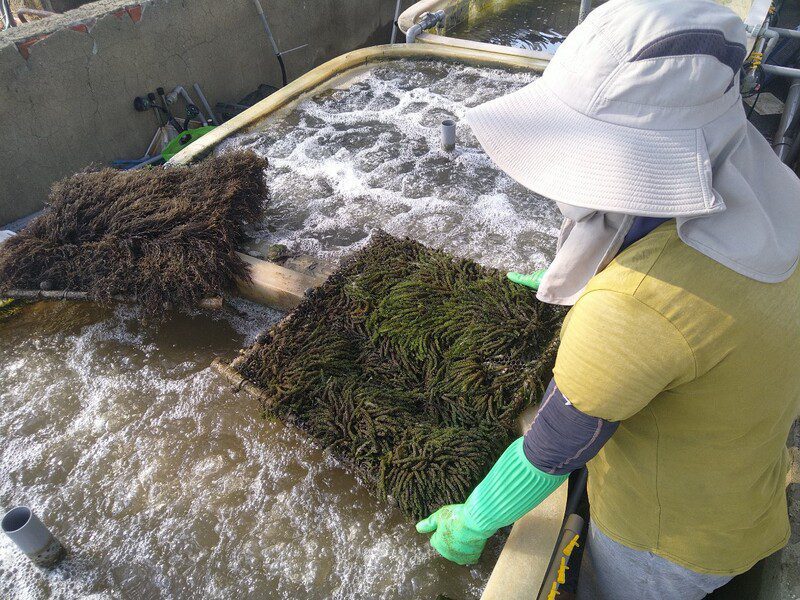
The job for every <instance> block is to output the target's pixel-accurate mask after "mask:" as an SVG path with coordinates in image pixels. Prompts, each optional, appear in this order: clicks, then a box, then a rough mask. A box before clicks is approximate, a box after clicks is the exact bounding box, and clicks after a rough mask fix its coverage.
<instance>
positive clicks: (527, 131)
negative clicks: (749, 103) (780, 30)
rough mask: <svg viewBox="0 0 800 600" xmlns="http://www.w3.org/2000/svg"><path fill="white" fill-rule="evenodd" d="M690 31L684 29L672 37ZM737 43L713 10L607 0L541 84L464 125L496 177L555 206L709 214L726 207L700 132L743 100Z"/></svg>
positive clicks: (728, 19)
mask: <svg viewBox="0 0 800 600" xmlns="http://www.w3.org/2000/svg"><path fill="white" fill-rule="evenodd" d="M665 4H668V5H669V11H666V12H665V11H664V10H663V8H664V6H663V5H665ZM656 7H658V8H660V10H653V9H654V8H656ZM687 22H689V23H692V29H689V30H687V29H685V28H684V27H681V28H678V29H675V23H687ZM711 28H713V30H715V31H718V32H719V34H718V35H713V36H708V35H707V33H708V30H709V29H711ZM745 43H746V33H745V29H744V26H743V24H742V21H741V20H740V19H739V18H738V17H737V16H736V14H735V13H733V12H732V11H730V10H728V9H725V8H723V7H720V6H719V5H717V4H716V3H714V2H711V1H710V0H686V1H683V2H681V1H679V2H664V0H625V1H619V2H618V1H614V0H612V1H611V2H608V3H607V4H605V5H602V6H600V7H598V8H597V9H595V10H594V11H593V12H592V13H590V14H589V16H588V17H587V19H586V20H585V21H584V22H583V23H582V24H580V25H579V26H578V27H577V28H576V29H575V30H574V31H573V32H572V33H571V34H570V35H569V36H568V37H567V39H566V40H565V41H564V43H563V44H562V45H561V46H560V47H559V49H558V51H557V52H556V54H555V56H554V57H553V59H552V61H551V62H550V64H549V65H548V67H547V68H546V70H545V72H544V74H543V75H542V77H540V78H539V79H537V80H536V81H534V82H533V83H531V84H530V85H528V86H526V87H524V88H522V89H520V90H518V91H517V92H514V93H511V94H509V95H507V96H503V97H501V98H498V99H496V100H493V101H491V102H487V103H485V104H483V105H480V106H478V107H476V108H473V109H471V110H470V111H469V112H468V113H467V115H466V119H467V122H468V123H469V125H470V126H471V127H472V130H473V132H474V133H475V135H476V136H477V138H478V140H479V141H480V143H481V145H482V146H483V148H484V149H485V150H486V152H487V153H488V154H489V156H490V157H491V158H492V159H493V160H494V162H495V163H496V164H497V165H498V166H499V167H501V168H502V169H503V170H504V171H506V172H507V173H508V174H509V175H511V176H512V177H513V178H514V179H516V180H517V181H519V182H520V183H522V184H523V185H524V186H526V187H528V188H529V189H531V190H533V191H534V192H536V193H539V194H542V195H544V196H547V197H549V198H552V199H554V200H558V201H559V202H564V203H567V204H572V205H574V206H580V207H583V208H590V209H595V210H603V211H614V210H618V211H619V212H626V213H629V214H635V215H641V216H653V217H662V216H676V215H677V214H680V215H687V216H688V215H702V214H709V213H713V212H715V211H718V210H723V209H724V206H722V204H721V202H720V201H719V199H718V198H716V197H715V195H714V193H713V190H712V185H711V179H712V167H711V161H710V157H709V154H708V149H707V146H706V140H705V139H704V135H703V131H702V128H703V127H704V126H706V125H708V124H709V123H711V122H712V121H714V120H715V119H718V118H719V117H721V116H722V115H724V114H725V113H726V112H727V111H729V110H730V109H731V108H732V107H734V106H735V105H736V104H737V103H738V102H739V101H740V95H739V90H738V85H734V79H735V78H736V76H737V73H738V72H739V69H740V67H741V64H742V61H743V60H744V58H745V52H746V50H745ZM654 79H658V86H657V87H656V86H653V85H648V84H649V83H651V82H652V81H653V80H654ZM722 90H726V91H724V92H723V91H722Z"/></svg>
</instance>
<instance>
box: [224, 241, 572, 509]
mask: <svg viewBox="0 0 800 600" xmlns="http://www.w3.org/2000/svg"><path fill="white" fill-rule="evenodd" d="M563 315H564V310H563V309H562V308H560V307H555V306H551V305H547V304H543V303H541V302H539V301H538V300H536V296H535V294H534V293H532V292H531V291H530V290H529V289H527V288H523V287H522V286H517V285H514V284H512V283H510V282H508V281H507V280H506V279H505V277H504V276H503V274H501V273H499V272H498V271H496V270H493V269H488V268H484V267H482V266H480V265H478V264H476V263H475V262H473V261H470V260H466V259H457V258H453V257H451V256H449V255H448V254H446V253H444V252H442V251H439V250H431V249H428V248H426V247H424V246H422V245H421V244H419V243H417V242H414V241H411V240H400V239H396V238H393V237H391V236H390V235H388V234H385V233H383V232H378V233H376V234H375V235H374V236H373V240H372V241H371V242H370V244H369V245H368V246H367V247H366V248H365V249H363V250H362V251H360V252H358V253H356V254H355V255H354V256H352V257H351V258H350V259H349V260H347V261H346V262H345V263H344V264H343V265H342V266H341V268H340V269H339V270H338V271H337V272H336V273H334V274H333V275H332V276H331V277H330V279H329V280H328V281H327V282H326V283H325V284H324V285H323V286H321V287H319V288H317V289H315V290H312V291H311V292H309V294H308V295H307V297H306V298H305V300H304V301H303V303H302V304H301V305H300V306H299V307H298V308H297V309H295V311H294V312H293V313H291V314H290V315H289V316H288V317H287V318H286V319H284V320H283V321H282V322H281V323H279V324H278V325H277V326H276V327H275V328H273V329H271V330H269V331H267V332H265V333H263V334H262V335H261V336H260V337H259V340H258V341H257V342H256V343H255V344H254V345H253V346H251V347H250V348H248V349H247V350H245V351H244V353H243V355H242V356H241V358H240V359H238V360H237V361H235V362H234V363H233V366H234V368H235V369H236V370H237V371H238V372H239V373H240V374H241V375H243V376H244V377H245V378H246V379H248V380H250V381H252V382H253V383H254V384H255V385H256V386H257V387H258V388H260V389H261V390H262V391H263V392H264V394H263V398H262V401H263V410H264V412H265V413H267V414H269V415H272V416H276V417H278V418H279V419H281V420H283V421H284V422H288V423H292V424H294V425H297V426H298V427H300V428H301V429H303V430H305V431H306V432H308V433H309V434H310V435H311V436H312V437H313V438H314V439H315V440H316V441H317V442H318V443H319V444H321V445H322V446H324V447H326V448H329V449H330V450H332V451H333V452H334V454H335V455H336V456H338V457H339V458H341V459H342V460H343V461H345V462H346V463H348V464H350V465H351V466H352V467H353V468H354V469H355V471H356V473H357V474H358V475H360V476H361V478H362V479H363V480H364V481H365V482H367V483H368V484H369V485H371V486H372V487H373V489H374V490H375V491H376V492H377V494H378V495H379V497H381V498H384V499H392V500H394V501H396V502H397V503H398V505H399V507H400V508H401V509H402V510H403V511H404V512H405V513H406V514H408V515H409V516H411V517H413V518H419V517H422V516H425V515H427V514H429V513H430V512H432V511H434V510H435V509H437V508H438V507H440V506H442V505H444V504H450V503H454V502H463V501H464V499H465V498H466V497H467V495H468V494H469V492H470V491H471V490H472V488H474V487H475V485H476V484H477V483H478V482H479V481H480V480H481V478H483V476H484V475H485V474H486V473H487V472H488V470H489V469H490V468H491V466H492V464H493V463H494V461H495V460H496V459H497V458H498V457H499V456H500V454H501V453H502V451H503V450H504V449H505V447H506V446H507V445H508V443H509V442H510V441H511V439H512V438H513V436H514V435H515V434H516V421H517V418H518V416H519V414H520V412H521V411H522V410H523V409H524V408H525V407H526V406H528V405H529V404H530V403H531V402H536V401H538V399H539V398H540V397H541V394H542V392H543V391H544V388H545V387H546V385H547V383H548V381H549V379H550V377H551V371H552V366H553V362H554V359H555V352H556V347H557V335H558V329H559V326H560V323H561V320H562V318H563Z"/></svg>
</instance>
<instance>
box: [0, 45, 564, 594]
mask: <svg viewBox="0 0 800 600" xmlns="http://www.w3.org/2000/svg"><path fill="white" fill-rule="evenodd" d="M383 54H386V56H387V57H390V55H392V53H391V52H388V51H384V50H376V51H371V52H370V53H368V55H369V57H370V58H369V60H367V59H364V60H361V61H359V64H358V65H355V66H354V65H353V61H352V60H349V62H348V59H343V61H341V62H339V63H336V61H334V64H333V66H331V67H330V69H331V71H330V72H327V73H323V72H320V71H319V70H317V71H316V72H312V73H311V74H308V75H307V76H304V77H305V79H304V80H303V82H301V83H302V84H303V85H299V84H298V86H295V87H294V88H292V89H288V88H287V89H284V90H281V91H280V92H277V93H276V94H275V95H274V98H272V99H268V100H267V101H265V102H266V104H264V103H262V106H261V109H259V108H258V107H256V109H255V110H253V111H248V113H247V114H246V115H242V116H240V117H237V119H235V120H234V121H232V122H231V123H230V124H229V125H228V126H226V127H227V129H224V130H223V128H222V127H221V128H218V131H215V132H212V133H210V134H208V136H206V138H207V139H206V138H204V139H203V140H200V141H198V142H196V144H195V145H196V147H195V145H193V146H192V147H190V148H189V150H190V151H185V153H184V154H183V156H179V157H178V160H179V161H180V160H191V159H193V158H195V157H197V156H198V155H202V154H203V153H208V152H210V151H215V152H226V151H227V150H229V149H231V148H241V147H245V148H251V149H253V150H254V151H256V152H257V153H259V154H262V155H264V156H266V157H268V159H269V161H270V163H271V166H270V167H269V169H268V170H267V172H266V177H267V179H268V182H269V187H270V188H271V192H272V198H271V201H270V204H269V209H268V212H267V216H266V218H265V219H264V221H263V223H261V224H260V225H258V226H256V227H254V228H253V231H252V232H251V233H252V235H253V238H254V242H253V246H252V248H253V249H254V251H257V250H258V249H259V248H262V249H265V248H267V247H268V246H270V245H272V244H276V243H279V244H284V245H286V246H287V247H288V248H289V249H291V250H293V251H296V252H302V253H306V254H311V255H314V256H316V257H318V258H319V259H320V260H322V261H324V262H327V263H330V264H332V265H333V264H336V263H337V262H338V261H339V260H340V258H341V257H343V256H345V255H346V254H348V253H349V252H352V251H353V250H355V249H357V248H359V247H360V246H362V245H363V244H365V243H366V241H367V240H368V238H369V236H370V235H371V233H372V232H373V231H374V230H375V229H376V228H382V229H384V230H386V231H388V232H389V233H392V234H394V235H398V236H411V237H412V238H414V239H417V240H419V241H421V242H424V243H425V244H428V245H431V246H436V247H442V248H445V249H447V250H448V251H450V252H452V253H454V254H457V255H462V256H467V257H471V258H474V259H476V260H477V261H479V262H480V263H483V264H485V265H490V266H495V267H499V268H503V269H510V268H514V269H517V270H528V269H533V268H537V267H542V266H544V265H545V264H546V263H547V261H548V259H549V258H550V257H551V256H552V253H553V250H554V240H555V235H556V233H557V228H558V225H559V218H558V216H557V212H556V210H555V207H554V206H553V205H551V204H550V203H549V202H548V201H546V200H545V199H543V198H539V197H536V196H535V195H533V194H531V193H530V192H528V191H526V190H525V189H524V188H522V187H521V186H519V185H518V184H516V183H515V182H513V181H512V180H510V179H509V178H508V177H507V176H505V175H504V174H503V173H501V172H500V171H499V170H498V169H497V168H495V167H494V166H493V165H492V163H491V161H490V160H489V159H488V157H487V156H486V155H485V154H484V153H483V152H482V151H481V149H480V148H479V146H478V144H477V142H476V140H475V138H474V137H473V136H472V134H471V133H470V131H469V130H468V128H467V127H466V125H464V124H463V123H462V122H461V119H462V118H463V115H464V112H465V111H466V110H467V109H468V108H469V107H470V106H474V105H476V104H479V103H481V102H484V101H486V100H489V99H491V98H494V97H496V96H499V95H501V94H505V93H507V92H510V91H512V90H515V89H517V88H519V87H521V86H523V85H526V84H527V83H529V82H530V81H532V80H533V78H535V77H536V73H535V72H534V69H532V67H531V66H530V64H527V63H523V62H520V63H517V64H516V68H498V67H497V66H490V65H488V64H487V62H488V61H487V59H485V58H480V57H478V58H476V59H475V60H474V61H468V62H464V61H459V60H455V59H454V60H442V59H446V58H447V56H448V53H447V52H445V51H439V52H434V53H433V54H437V55H438V56H439V59H431V58H425V57H423V56H422V53H421V50H419V49H418V48H417V49H416V50H412V51H409V52H406V53H405V54H406V55H407V56H409V57H410V58H403V59H397V60H395V59H387V60H378V59H380V57H381V56H382V55H383ZM415 57H416V58H415ZM511 64H512V66H513V64H514V63H513V61H511ZM342 65H349V66H348V68H345V69H339V68H340V67H341V66H342ZM526 65H527V66H526ZM351 67H352V68H351ZM315 78H316V79H315ZM317 84H319V85H317ZM290 87H291V86H290ZM298 89H300V90H302V93H300V92H297V93H295V92H293V91H292V90H295V91H296V90H298ZM281 94H283V96H281ZM264 107H268V108H269V107H271V108H269V110H262V109H263V108H264ZM259 111H261V113H266V114H265V115H264V116H263V118H261V117H259V116H258V115H259V114H261V113H259ZM254 115H255V116H254ZM446 119H450V120H453V121H455V122H456V124H457V136H456V140H457V141H456V147H455V150H453V151H450V152H448V151H445V150H442V149H441V147H440V141H439V139H440V127H441V123H442V121H443V120H446ZM234 131H238V132H237V133H236V134H235V135H231V132H234ZM265 200H266V199H265ZM281 316H282V315H281V313H278V312H276V311H273V310H271V309H267V308H264V307H261V306H258V305H254V304H251V303H249V302H247V301H244V300H234V301H233V302H231V303H229V305H228V306H227V307H226V309H224V310H223V311H221V312H220V313H218V314H217V315H216V316H214V317H210V316H209V315H208V314H206V313H204V314H197V315H188V316H181V315H177V314H176V315H173V316H171V317H170V318H169V319H168V320H167V321H166V322H164V323H155V322H148V321H146V320H143V319H142V317H141V314H140V313H139V311H138V310H137V309H136V308H133V307H130V306H119V307H117V308H100V307H95V306H92V305H87V304H70V303H49V304H48V303H39V304H30V305H25V306H23V307H22V308H20V309H19V310H18V312H16V314H14V315H11V316H7V315H6V318H2V319H0V381H2V382H3V385H2V386H0V402H2V404H3V411H2V412H0V469H2V473H3V476H2V477H0V501H2V504H3V506H6V507H9V506H12V505H15V504H28V505H31V506H33V507H34V508H35V510H36V511H37V513H39V515H40V516H41V517H42V519H43V520H44V521H45V522H46V523H47V524H48V525H50V526H51V527H52V528H53V529H54V530H55V531H56V532H58V533H59V535H60V536H61V537H62V538H63V539H64V541H65V543H66V546H67V547H68V550H69V551H70V554H69V556H68V558H67V560H66V561H65V562H64V563H62V564H61V565H60V566H59V567H58V568H56V569H55V570H53V571H51V572H42V571H38V570H37V569H36V568H35V567H33V566H31V565H30V564H28V563H27V562H26V560H25V558H24V557H23V556H22V555H21V554H19V553H18V552H16V551H15V550H14V549H13V548H12V546H11V544H10V543H9V542H7V541H4V542H2V543H0V597H3V598H75V597H81V598H96V599H101V598H116V597H130V598H186V597H204V598H231V597H235V596H237V595H238V596H243V597H253V598H287V599H288V598H342V599H344V598H348V599H349V598H431V599H433V598H437V596H439V595H443V596H446V597H448V598H452V599H454V600H461V599H467V598H477V597H479V596H480V594H481V591H482V590H483V588H484V586H485V585H486V582H487V580H488V578H489V575H490V573H491V571H492V568H493V566H494V564H495V561H496V560H497V557H498V555H499V553H500V550H501V548H502V545H503V541H504V539H503V536H502V535H501V536H496V537H495V538H494V539H493V540H492V541H491V542H490V544H489V546H488V548H487V551H486V552H485V553H484V555H483V557H482V558H481V561H480V562H479V563H478V564H477V565H474V566H471V567H462V566H458V565H455V564H453V563H450V562H448V561H446V560H445V559H443V558H441V557H439V556H438V555H437V554H436V553H435V552H434V551H433V550H432V549H431V547H430V546H429V544H428V540H427V539H426V537H425V536H422V535H419V534H417V533H416V531H415V530H414V527H413V523H411V522H409V520H408V519H407V518H406V517H404V516H403V515H402V514H401V513H400V512H399V511H398V510H397V509H395V508H392V507H390V506H389V505H387V504H386V503H383V502H379V501H378V500H377V499H375V498H374V497H372V496H371V495H369V494H368V493H367V492H366V490H365V489H364V488H363V487H362V486H361V485H360V484H359V482H358V481H357V480H356V478H355V477H354V476H353V475H352V474H351V472H350V471H349V470H348V469H347V468H345V467H344V466H343V465H341V464H339V463H338V462H337V461H336V460H335V459H334V458H333V457H332V456H331V455H329V454H328V453H326V452H324V451H322V450H321V449H319V448H318V447H315V446H314V445H313V444H312V443H311V442H310V440H309V439H308V438H307V437H306V436H304V435H303V434H301V433H299V432H297V431H295V430H293V429H291V428H288V427H285V426H283V425H281V424H280V423H277V422H272V421H269V420H264V418H263V417H262V415H261V414H260V410H259V406H258V403H257V402H256V401H255V400H253V399H251V398H248V397H247V396H246V395H243V394H238V395H237V394H235V393H233V392H232V391H231V389H230V385H228V384H227V383H226V382H225V381H224V380H223V379H222V378H221V377H219V376H218V375H216V374H215V373H214V372H213V371H212V370H211V368H210V364H211V362H212V360H213V359H214V358H215V357H217V356H227V357H230V356H233V355H234V354H235V353H236V351H237V350H238V349H239V348H241V347H242V346H244V345H246V344H248V343H250V342H251V341H252V340H253V338H254V337H255V336H256V335H257V333H258V332H259V331H262V330H263V329H265V328H266V327H269V326H270V325H271V324H273V323H275V322H277V320H278V319H279V318H280V317H281ZM559 522H560V520H559ZM549 552H550V550H549V549H547V550H546V553H547V554H548V555H549Z"/></svg>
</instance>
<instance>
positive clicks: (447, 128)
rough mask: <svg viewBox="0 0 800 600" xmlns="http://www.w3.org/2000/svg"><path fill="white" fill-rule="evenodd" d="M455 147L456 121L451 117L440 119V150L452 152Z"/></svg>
mask: <svg viewBox="0 0 800 600" xmlns="http://www.w3.org/2000/svg"><path fill="white" fill-rule="evenodd" d="M455 149H456V122H455V121H453V120H452V119H445V120H444V121H442V150H444V151H445V152H452V151H453V150H455Z"/></svg>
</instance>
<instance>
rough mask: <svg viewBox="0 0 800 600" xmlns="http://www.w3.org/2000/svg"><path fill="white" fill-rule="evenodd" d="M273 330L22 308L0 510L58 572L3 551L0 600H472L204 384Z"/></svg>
mask: <svg viewBox="0 0 800 600" xmlns="http://www.w3.org/2000/svg"><path fill="white" fill-rule="evenodd" d="M279 316H280V315H279V314H278V313H275V312H273V311H269V310H267V309H263V308H259V307H256V306H254V305H251V304H249V303H246V302H243V301H237V302H236V303H235V304H234V306H233V307H232V310H229V311H228V312H226V313H224V316H222V315H220V316H219V317H217V318H216V319H215V320H210V319H209V318H208V316H207V315H197V316H194V317H181V316H175V317H174V318H171V319H170V320H169V321H168V322H167V323H165V324H162V325H160V326H158V327H155V326H150V325H147V324H142V322H141V317H140V315H139V314H138V313H137V312H136V311H135V310H133V309H131V308H124V307H123V308H118V309H116V310H114V311H108V310H101V309H97V308H92V307H90V306H88V305H77V304H72V305H69V304H65V305H61V304H58V305H54V304H39V305H34V306H29V307H26V308H25V309H23V310H22V311H21V312H20V313H18V314H17V315H16V316H15V317H14V318H13V319H10V320H9V321H7V322H5V323H2V324H0V381H2V388H1V389H0V403H2V407H3V408H2V411H0V506H2V508H3V509H9V508H11V507H12V506H14V505H17V504H28V505H30V506H31V507H32V508H33V509H34V510H35V511H36V512H37V513H38V514H39V515H40V516H41V518H42V520H43V521H44V522H45V523H46V524H48V526H50V527H51V528H52V529H53V531H54V532H55V533H56V534H57V535H58V536H59V537H60V538H61V539H62V540H63V541H64V542H65V545H66V546H67V547H68V549H70V550H71V554H70V555H69V557H68V558H67V560H66V561H65V562H64V563H62V564H61V566H59V567H58V568H56V569H55V570H54V571H51V572H42V571H39V570H37V569H36V568H35V567H33V566H32V565H31V564H30V563H29V562H28V560H27V559H26V558H25V557H24V556H23V555H22V554H21V553H20V552H18V551H17V550H16V549H15V548H14V547H13V545H12V543H11V542H10V541H9V540H7V539H6V538H5V536H3V539H2V540H0V598H4V599H13V600H23V599H24V600H28V599H31V600H33V599H35V600H39V599H42V600H44V599H50V598H63V599H77V598H81V599H84V598H93V599H95V600H101V599H102V600H111V599H116V598H135V599H136V600H150V599H153V600H155V599H164V598H169V599H173V598H174V599H183V598H219V599H229V598H234V597H237V596H240V597H248V598H285V599H294V598H320V599H322V598H340V599H349V598H414V597H423V598H435V597H436V595H437V594H447V595H448V596H451V597H454V598H474V597H477V596H478V595H479V594H480V590H481V588H482V587H483V585H484V584H485V581H486V579H487V578H488V575H489V572H490V571H491V567H492V565H493V564H494V561H496V559H497V556H498V553H499V548H500V544H501V540H497V539H495V540H492V543H491V546H490V548H489V549H488V551H487V552H486V555H485V556H484V557H483V558H482V561H481V563H479V564H478V565H476V566H474V567H459V566H457V565H454V564H452V563H448V562H447V561H445V560H444V559H442V558H440V557H437V556H436V555H435V554H434V552H433V551H432V550H431V548H430V547H429V546H428V544H427V541H426V539H425V538H424V537H423V536H421V535H419V534H417V533H416V532H415V530H414V527H413V524H412V523H409V522H408V521H407V520H406V519H405V518H404V517H403V516H402V515H401V514H400V513H399V511H397V510H395V509H392V508H390V507H388V506H387V505H386V504H385V503H381V502H378V501H377V500H376V499H374V498H373V497H371V496H370V495H368V494H367V493H366V492H365V490H364V488H363V487H362V486H361V485H359V484H358V482H357V481H356V480H355V479H354V478H353V476H352V475H350V473H349V472H348V471H347V470H345V469H344V468H342V467H341V466H340V465H339V464H338V463H337V462H336V461H335V460H334V459H333V458H332V457H330V456H329V455H328V454H326V453H324V452H322V451H320V450H319V449H317V448H314V447H313V446H311V445H310V443H309V441H308V439H307V438H306V437H305V436H304V435H302V434H300V433H298V432H296V431H294V430H293V429H290V428H287V427H284V426H282V425H281V424H279V423H276V422H271V421H265V420H263V419H262V418H260V416H259V408H258V406H257V403H256V402H255V401H254V400H252V399H251V398H249V397H247V396H246V395H244V394H239V395H236V394H233V393H232V392H231V391H230V389H229V386H228V385H226V384H225V383H224V382H223V381H222V380H221V378H220V377H219V376H217V375H216V374H214V373H213V372H212V371H211V369H209V368H208V365H209V364H210V362H211V360H212V359H213V358H214V356H215V355H216V354H218V353H219V354H223V355H226V356H231V355H232V354H233V353H234V352H235V350H236V349H237V348H239V347H241V345H242V344H244V343H247V342H248V341H251V340H252V339H253V337H254V336H255V335H256V333H257V332H258V331H260V330H261V329H263V328H264V327H267V326H269V325H270V324H271V323H274V322H275V321H276V320H277V319H278V318H279Z"/></svg>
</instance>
